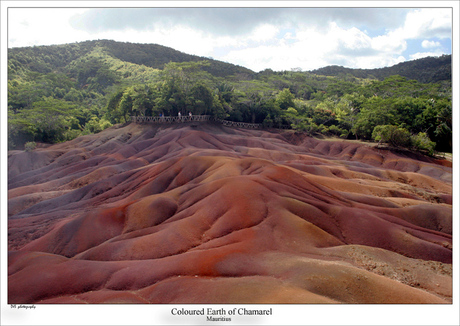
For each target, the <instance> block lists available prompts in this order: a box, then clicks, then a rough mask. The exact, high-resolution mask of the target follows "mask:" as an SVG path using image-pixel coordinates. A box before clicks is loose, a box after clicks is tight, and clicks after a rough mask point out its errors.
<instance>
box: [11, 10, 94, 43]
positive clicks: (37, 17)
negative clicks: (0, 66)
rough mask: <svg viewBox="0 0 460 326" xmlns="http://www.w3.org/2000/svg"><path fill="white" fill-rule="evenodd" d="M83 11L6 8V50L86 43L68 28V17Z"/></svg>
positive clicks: (84, 36) (78, 33) (85, 37)
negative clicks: (8, 48) (19, 47)
mask: <svg viewBox="0 0 460 326" xmlns="http://www.w3.org/2000/svg"><path fill="white" fill-rule="evenodd" d="M85 10H86V9H76V8H72V9H65V8H46V9H44V8H9V9H8V36H9V40H8V41H9V42H8V47H18V46H21V47H22V46H33V45H51V44H63V43H70V42H77V41H84V40H86V39H87V33H85V32H82V31H75V30H74V29H73V28H72V27H70V25H69V23H68V21H69V19H70V17H72V16H73V15H75V14H77V13H81V12H84V11H85Z"/></svg>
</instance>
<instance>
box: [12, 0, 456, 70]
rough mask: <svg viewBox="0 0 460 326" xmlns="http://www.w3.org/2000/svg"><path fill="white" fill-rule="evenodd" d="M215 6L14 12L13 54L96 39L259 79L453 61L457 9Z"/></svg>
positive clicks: (42, 9)
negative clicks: (258, 74)
mask: <svg viewBox="0 0 460 326" xmlns="http://www.w3.org/2000/svg"><path fill="white" fill-rule="evenodd" d="M61 3H65V2H61ZM77 3H78V2H77ZM115 3H117V4H118V2H115ZM130 3H131V2H130ZM170 3H173V2H170ZM216 3H217V2H206V4H207V6H209V7H208V8H197V7H195V8H183V7H175V8H158V7H157V8H145V7H144V8H82V7H81V6H80V8H14V7H9V8H8V47H9V48H11V47H24V46H33V45H50V44H63V43H73V42H80V41H86V40H95V39H111V40H116V41H123V42H132V43H156V44H160V45H164V46H169V47H172V48H174V49H176V50H179V51H182V52H185V53H188V54H195V55H199V56H205V57H212V58H214V59H217V60H222V61H226V62H230V63H234V64H238V65H241V66H244V67H247V68H249V69H252V70H254V71H261V70H263V69H266V68H271V69H273V70H290V69H292V68H300V69H302V70H312V69H316V68H320V67H324V66H328V65H341V66H345V67H350V68H379V67H384V66H391V65H394V64H397V63H399V62H402V61H407V60H412V59H417V58H421V57H426V56H439V55H442V54H451V53H452V45H451V43H452V35H451V34H452V9H451V8H436V7H433V6H434V5H436V3H435V2H432V3H430V4H431V5H432V7H431V8H385V7H381V8H357V7H351V8H332V7H331V8H311V7H309V8H302V7H304V6H307V5H309V3H308V2H305V1H299V2H295V5H296V6H298V7H297V8H292V7H291V8H286V7H281V8H275V7H273V6H272V7H269V8H268V7H267V8H260V7H258V8H257V7H251V8H241V7H239V8H235V7H225V8H222V7H215V4H216ZM240 3H241V2H240ZM262 3H264V2H262ZM284 3H286V2H284ZM290 3H292V2H290ZM324 3H328V2H324ZM344 3H347V2H344ZM368 3H369V2H368ZM398 3H399V2H391V3H389V5H394V4H398ZM417 3H418V2H412V3H411V4H412V5H414V4H417ZM51 4H53V3H51ZM82 4H85V3H82ZM265 4H266V2H265ZM270 4H272V3H270ZM276 4H277V6H280V5H282V3H281V4H280V3H279V2H278V3H276ZM54 5H56V3H55V2H54ZM102 5H104V6H107V2H103V3H102ZM128 5H129V4H128ZM142 5H144V6H145V5H149V6H152V5H155V2H144V3H142ZM211 6H214V7H212V8H211ZM259 6H260V2H259Z"/></svg>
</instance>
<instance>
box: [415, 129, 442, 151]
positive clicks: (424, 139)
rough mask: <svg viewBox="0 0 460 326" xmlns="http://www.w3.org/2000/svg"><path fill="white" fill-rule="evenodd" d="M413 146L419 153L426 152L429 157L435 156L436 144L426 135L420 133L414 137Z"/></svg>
mask: <svg viewBox="0 0 460 326" xmlns="http://www.w3.org/2000/svg"><path fill="white" fill-rule="evenodd" d="M412 145H413V146H414V148H415V149H416V150H418V151H426V152H427V153H428V155H433V154H434V148H435V146H436V143H435V142H433V141H431V140H430V138H429V137H428V135H427V134H426V133H424V132H419V134H418V135H415V136H412Z"/></svg>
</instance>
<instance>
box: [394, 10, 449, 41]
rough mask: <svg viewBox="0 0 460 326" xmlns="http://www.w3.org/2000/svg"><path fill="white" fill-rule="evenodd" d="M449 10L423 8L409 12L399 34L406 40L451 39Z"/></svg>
mask: <svg viewBox="0 0 460 326" xmlns="http://www.w3.org/2000/svg"><path fill="white" fill-rule="evenodd" d="M451 25H452V12H451V10H450V9H440V8H425V9H418V10H414V11H412V12H409V13H408V14H407V17H406V21H405V22H404V27H403V28H402V30H401V33H402V35H403V37H404V38H406V39H417V38H432V37H437V38H440V39H444V38H449V37H451V28H452V27H451Z"/></svg>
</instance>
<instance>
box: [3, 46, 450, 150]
mask: <svg viewBox="0 0 460 326" xmlns="http://www.w3.org/2000/svg"><path fill="white" fill-rule="evenodd" d="M446 60H447V57H444V56H443V57H440V58H426V59H421V61H412V62H408V63H402V64H399V65H397V66H394V67H389V68H384V69H381V70H378V71H373V72H372V73H371V74H369V71H366V73H365V74H364V75H360V74H359V73H360V71H361V70H356V69H353V70H347V69H345V68H342V69H339V70H338V72H337V73H336V72H334V71H333V70H334V69H332V73H333V74H334V76H326V75H328V74H331V72H328V71H329V70H331V69H330V68H324V69H323V70H321V69H320V70H317V71H314V72H302V71H282V72H275V71H272V70H270V69H266V70H264V71H261V72H259V73H255V72H252V71H250V70H248V69H246V68H243V67H238V66H234V65H231V64H228V63H223V62H219V61H216V60H212V59H207V58H201V57H197V56H191V55H187V54H184V53H181V52H178V51H175V50H173V49H170V48H166V47H162V46H159V45H154V44H131V43H119V42H114V41H91V42H82V43H74V44H67V45H56V46H41V47H29V48H16V49H10V50H9V53H8V117H9V121H8V122H9V123H8V128H9V147H10V149H14V148H23V146H24V144H25V143H26V142H59V141H65V140H70V139H73V138H75V137H77V136H79V135H82V134H88V133H96V132H99V131H101V130H103V129H105V128H107V127H109V126H111V125H113V124H116V123H124V122H127V121H129V117H130V116H132V115H146V116H151V115H154V116H155V115H156V116H158V115H160V114H164V115H177V114H178V112H182V113H183V114H185V113H188V112H192V113H193V114H210V115H213V116H216V117H219V118H224V119H227V120H232V121H244V122H253V123H262V124H264V126H265V127H267V128H292V129H295V130H298V131H302V132H307V133H310V134H325V135H331V136H337V137H342V138H351V139H363V140H375V141H380V142H384V143H389V144H391V145H393V146H403V147H407V148H410V149H416V150H421V151H424V152H427V153H429V154H432V153H433V151H434V149H436V150H438V151H451V149H452V131H451V129H452V104H451V101H452V95H451V81H450V56H449V60H448V61H449V62H447V61H446ZM436 67H438V68H436ZM327 69H329V70H327ZM344 69H345V70H344ZM335 70H336V71H337V69H335ZM363 71H364V70H363ZM446 71H449V74H447V73H446ZM361 72H362V71H361ZM378 72H385V74H379V73H378ZM393 72H394V73H393ZM403 76H406V77H403ZM409 76H414V77H409ZM417 76H418V77H417ZM420 76H422V77H423V78H422V77H420ZM430 76H431V77H430ZM407 77H409V78H407ZM28 148H30V147H28Z"/></svg>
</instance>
